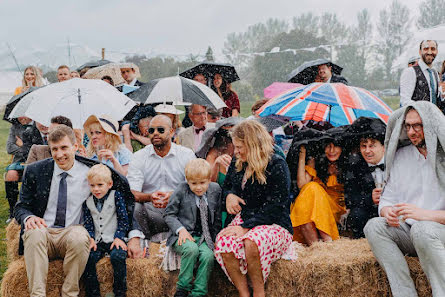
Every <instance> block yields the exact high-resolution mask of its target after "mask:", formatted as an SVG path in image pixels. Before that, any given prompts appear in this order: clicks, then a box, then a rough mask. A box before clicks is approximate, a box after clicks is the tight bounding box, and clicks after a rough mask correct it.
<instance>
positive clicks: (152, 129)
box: [148, 127, 165, 134]
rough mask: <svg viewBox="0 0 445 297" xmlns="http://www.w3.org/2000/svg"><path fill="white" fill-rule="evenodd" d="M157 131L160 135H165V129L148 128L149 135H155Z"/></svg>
mask: <svg viewBox="0 0 445 297" xmlns="http://www.w3.org/2000/svg"><path fill="white" fill-rule="evenodd" d="M155 130H158V132H159V134H164V132H165V128H164V127H154V128H148V134H153V133H155Z"/></svg>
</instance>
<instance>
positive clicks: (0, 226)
mask: <svg viewBox="0 0 445 297" xmlns="http://www.w3.org/2000/svg"><path fill="white" fill-rule="evenodd" d="M1 114H3V112H1ZM9 127H10V124H9V123H7V122H5V121H0V281H1V280H2V278H3V273H4V272H5V271H6V268H7V263H6V241H5V240H6V239H5V237H6V236H5V235H6V234H5V228H6V220H7V219H8V215H9V211H8V210H9V206H8V202H7V200H6V199H5V186H4V173H5V167H6V166H7V165H8V163H9V161H10V160H11V157H10V156H9V155H8V154H7V153H6V140H7V138H8V133H9Z"/></svg>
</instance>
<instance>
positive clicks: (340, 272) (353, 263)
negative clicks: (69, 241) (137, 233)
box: [1, 239, 431, 297]
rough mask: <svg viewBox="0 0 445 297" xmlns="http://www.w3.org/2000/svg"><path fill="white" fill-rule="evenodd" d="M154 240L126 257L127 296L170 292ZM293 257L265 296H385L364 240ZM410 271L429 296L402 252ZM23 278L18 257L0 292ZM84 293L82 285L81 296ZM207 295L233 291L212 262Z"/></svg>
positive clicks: (106, 286) (58, 281) (105, 278)
mask: <svg viewBox="0 0 445 297" xmlns="http://www.w3.org/2000/svg"><path fill="white" fill-rule="evenodd" d="M158 249H159V245H157V244H151V246H150V255H151V257H150V258H149V259H141V260H133V259H127V285H128V292H127V296H129V297H133V296H135V297H136V296H138V297H139V296H172V295H173V294H174V292H175V290H176V282H177V277H178V272H170V273H166V272H164V271H163V270H161V269H160V268H159V265H160V263H161V261H162V259H161V258H159V257H158V256H157V253H158ZM298 253H299V258H298V260H297V261H296V262H291V261H286V260H279V261H277V262H275V263H274V264H273V265H272V269H271V274H270V276H269V279H268V281H267V283H266V296H269V297H291V296H292V297H293V296H328V297H329V296H390V295H391V293H390V288H389V284H388V281H387V278H386V275H385V273H384V271H383V270H382V269H381V268H380V266H379V264H378V263H377V261H376V259H375V258H374V256H373V254H372V252H371V250H370V247H369V245H368V243H367V241H366V239H361V240H350V239H340V240H336V241H334V242H331V243H317V244H314V245H313V246H311V247H308V248H304V249H300V250H298ZM407 261H408V265H409V267H410V270H411V276H412V278H413V279H414V282H415V284H416V288H417V291H418V293H419V296H431V289H430V286H429V283H428V280H427V279H426V276H425V274H424V273H423V271H422V268H421V267H420V264H419V261H418V259H417V258H411V257H407ZM62 271H63V269H62V261H60V260H58V261H51V262H50V266H49V273H48V284H47V293H48V294H47V296H48V297H53V296H60V291H61V288H62V283H63V272H62ZM97 272H98V278H99V282H100V283H101V292H102V294H103V296H104V295H105V294H106V293H107V292H111V291H112V284H113V273H112V267H111V263H110V261H109V258H105V259H102V260H101V261H99V263H98V264H97ZM27 290H28V282H27V279H26V270H25V264H24V261H23V258H21V259H19V260H16V261H14V262H12V263H10V264H9V267H8V270H7V271H6V273H5V274H4V276H3V282H2V286H1V294H2V296H3V297H12V296H14V297H21V296H28V291H27ZM84 295H85V292H84V289H83V287H82V286H81V294H80V296H84ZM209 296H215V297H231V296H233V297H235V296H238V294H237V291H236V289H235V287H234V286H233V285H232V284H231V283H230V282H229V281H228V279H227V277H226V276H225V275H224V273H223V272H222V270H221V269H220V268H219V265H218V264H217V262H216V261H215V268H214V271H213V273H212V276H211V281H210V284H209Z"/></svg>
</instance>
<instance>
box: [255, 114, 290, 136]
mask: <svg viewBox="0 0 445 297" xmlns="http://www.w3.org/2000/svg"><path fill="white" fill-rule="evenodd" d="M255 120H257V121H258V122H260V123H261V124H262V125H263V126H264V127H265V128H266V130H267V132H269V133H270V132H272V131H273V130H275V129H277V128H279V127H282V126H284V125H286V123H288V122H289V118H287V117H280V116H275V115H271V116H267V117H260V118H256V119H255Z"/></svg>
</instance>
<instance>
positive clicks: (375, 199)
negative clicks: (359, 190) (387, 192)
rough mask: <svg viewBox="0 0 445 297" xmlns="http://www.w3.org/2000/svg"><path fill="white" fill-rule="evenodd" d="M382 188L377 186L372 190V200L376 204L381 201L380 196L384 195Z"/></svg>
mask: <svg viewBox="0 0 445 297" xmlns="http://www.w3.org/2000/svg"><path fill="white" fill-rule="evenodd" d="M382 191H383V189H382V188H375V189H374V190H372V202H374V204H376V205H379V202H380V196H382Z"/></svg>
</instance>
